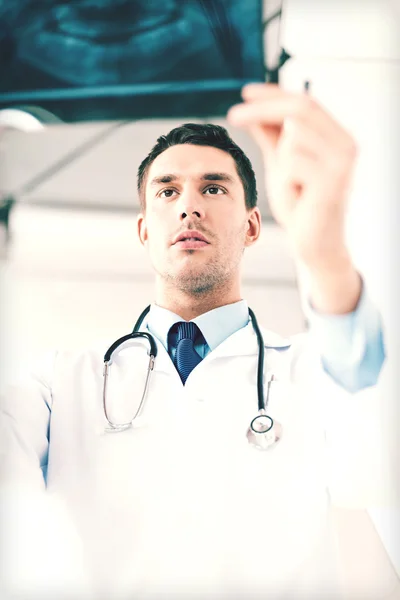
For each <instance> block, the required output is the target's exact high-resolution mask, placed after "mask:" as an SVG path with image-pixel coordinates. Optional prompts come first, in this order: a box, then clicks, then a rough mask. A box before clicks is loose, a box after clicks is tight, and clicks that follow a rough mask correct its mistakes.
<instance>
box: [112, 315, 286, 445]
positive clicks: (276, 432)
mask: <svg viewBox="0 0 400 600" xmlns="http://www.w3.org/2000/svg"><path fill="white" fill-rule="evenodd" d="M149 311H150V306H148V307H147V308H145V310H144V311H143V312H142V314H141V315H140V317H139V318H138V320H137V322H136V324H135V326H134V328H133V331H132V333H128V334H127V335H124V336H122V337H120V338H119V339H118V340H116V341H115V342H114V343H113V344H112V345H111V346H110V347H109V349H108V350H107V352H106V353H105V355H104V370H103V377H104V379H103V409H104V415H105V418H106V420H107V423H108V427H106V428H105V431H106V432H119V431H125V430H126V429H129V428H130V427H132V426H133V424H134V422H135V420H136V419H137V418H138V416H139V414H140V412H141V410H142V407H143V404H144V401H145V398H146V396H147V392H148V389H149V382H150V375H151V372H152V371H153V369H154V364H155V360H156V357H157V343H156V341H155V339H154V337H153V336H152V335H151V334H150V333H147V332H145V331H139V329H140V326H141V325H142V323H143V320H144V318H145V317H146V315H147V314H148V312H149ZM249 315H250V317H251V321H252V325H253V328H254V331H255V334H256V336H257V343H258V364H257V396H258V413H257V415H256V416H255V417H254V419H252V421H251V423H250V426H249V428H248V429H247V433H246V437H247V440H248V442H249V443H250V444H252V445H253V446H254V447H256V448H258V449H259V450H267V449H268V448H270V447H271V446H274V445H275V444H276V443H277V442H278V441H279V440H280V439H281V437H282V426H281V424H280V423H278V422H277V421H274V419H272V417H270V416H269V415H268V414H267V410H266V409H267V406H268V402H269V396H270V389H271V385H272V382H273V381H274V376H273V375H272V376H271V377H270V379H269V381H268V383H267V396H266V399H265V402H264V338H263V336H262V333H261V331H260V328H259V326H258V323H257V319H256V317H255V314H254V313H253V311H252V310H251V309H250V308H249ZM136 338H142V339H145V340H147V342H148V344H149V350H148V355H149V363H148V367H147V374H146V380H145V384H144V390H143V394H142V398H141V400H140V403H139V407H138V409H137V411H136V413H135V415H134V417H133V418H132V419H131V420H130V421H128V422H126V423H115V422H113V421H112V420H111V419H110V416H109V414H108V411H107V384H108V377H109V372H110V367H111V364H112V355H113V353H114V352H115V351H116V350H117V349H118V348H119V347H120V346H121V345H122V344H124V343H125V342H127V341H129V340H133V339H136Z"/></svg>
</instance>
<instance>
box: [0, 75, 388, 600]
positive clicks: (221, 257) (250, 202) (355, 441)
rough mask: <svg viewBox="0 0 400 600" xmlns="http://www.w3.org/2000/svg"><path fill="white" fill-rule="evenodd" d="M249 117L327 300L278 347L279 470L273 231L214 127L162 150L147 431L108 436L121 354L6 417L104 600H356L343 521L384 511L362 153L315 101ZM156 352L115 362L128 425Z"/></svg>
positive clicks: (73, 369) (291, 102)
mask: <svg viewBox="0 0 400 600" xmlns="http://www.w3.org/2000/svg"><path fill="white" fill-rule="evenodd" d="M243 100H244V101H243V103H242V104H240V105H237V106H235V107H233V108H232V109H231V110H230V111H229V114H228V120H229V122H230V123H231V124H232V125H235V126H239V127H244V128H246V129H247V130H248V131H249V132H250V134H251V135H252V136H253V137H254V139H255V140H256V142H257V143H258V144H259V146H260V148H261V151H262V153H263V156H264V160H265V171H266V180H267V186H268V189H269V191H270V201H271V210H272V212H273V215H274V217H275V218H276V220H277V222H278V223H279V224H280V225H281V226H282V227H283V228H284V230H285V231H286V234H287V236H288V238H289V240H290V242H291V245H292V247H293V251H294V252H295V255H296V258H297V260H298V262H299V263H300V264H301V265H302V268H303V269H304V272H305V273H306V274H307V281H308V299H309V307H308V319H309V324H310V330H309V332H308V334H306V335H300V336H297V337H296V338H293V339H292V340H290V339H284V338H282V337H281V336H279V335H277V334H275V333H273V332H271V331H266V330H262V332H263V336H264V344H265V369H264V381H265V382H268V381H270V380H271V376H272V375H273V376H274V377H273V379H274V381H273V382H272V384H271V386H270V394H269V401H268V413H269V414H270V416H271V417H272V418H273V419H274V420H275V422H276V423H279V424H280V426H281V428H282V429H281V431H282V437H281V439H280V440H279V441H278V442H277V443H276V444H274V445H273V446H272V447H270V448H269V449H268V450H266V451H264V450H258V449H256V448H254V447H253V446H251V445H250V444H249V443H248V439H247V436H246V432H247V429H248V427H249V424H250V422H251V420H252V419H253V418H254V416H255V415H256V414H257V360H258V352H259V348H258V345H257V338H256V335H255V332H254V329H253V326H252V322H251V319H250V317H249V308H248V306H247V304H246V301H245V300H244V299H243V297H242V294H241V286H240V265H241V259H242V255H243V252H244V250H245V248H247V247H250V246H251V245H252V244H254V243H255V242H256V241H257V239H258V237H259V235H260V228H261V217H260V211H259V209H258V208H257V205H256V203H257V192H256V182H255V177H254V172H253V169H252V167H251V164H250V161H249V160H248V158H247V157H246V156H245V155H244V153H243V152H242V150H241V149H240V148H239V147H238V146H237V145H236V144H235V143H234V142H233V141H232V140H231V139H230V137H229V136H228V134H227V132H226V131H225V130H224V129H223V128H221V127H218V126H214V125H201V124H186V125H183V126H182V127H178V128H176V129H174V130H173V131H171V132H169V133H168V134H167V135H165V136H162V137H160V138H159V139H158V141H157V144H156V145H155V146H154V148H153V150H152V151H151V152H150V154H149V155H148V156H147V157H146V158H145V159H144V161H143V162H142V164H141V165H140V168H139V173H138V190H139V196H140V201H141V207H142V209H141V214H140V215H139V217H138V234H139V238H140V241H141V243H142V244H143V246H144V247H145V248H146V250H147V252H148V253H149V256H150V259H151V262H152V265H153V268H154V271H155V283H156V287H155V298H154V303H153V304H152V305H151V309H150V312H149V314H148V315H147V317H146V318H145V320H144V322H143V325H142V327H141V329H142V331H145V332H150V333H151V334H152V335H153V336H154V337H155V339H156V342H157V347H158V354H157V358H156V361H155V365H154V369H153V372H152V375H151V380H150V385H149V390H148V395H147V398H146V401H145V403H144V405H143V408H142V410H141V413H140V416H139V417H138V419H137V421H136V422H135V423H134V426H133V427H132V428H130V429H127V430H126V431H123V432H118V433H107V432H105V427H106V425H107V422H106V420H105V415H104V410H103V398H102V393H103V355H104V352H105V350H106V348H94V349H91V350H84V351H82V352H79V353H77V352H62V351H57V352H53V353H50V354H49V356H48V357H47V358H46V360H45V361H43V362H42V363H41V365H40V367H38V369H36V370H35V372H34V373H33V374H32V376H31V377H30V378H29V379H27V380H25V381H24V382H21V383H20V384H19V385H18V386H15V387H14V388H13V389H12V390H11V391H10V394H9V395H8V397H7V398H6V399H5V400H4V401H3V409H4V411H3V412H4V417H3V419H2V421H3V432H2V441H1V445H2V457H1V459H2V463H1V467H2V478H3V481H8V482H15V483H19V484H23V485H24V486H25V487H26V489H28V487H29V489H32V490H33V489H36V490H38V489H42V490H44V489H46V495H49V494H50V496H51V497H53V498H58V499H61V501H62V503H63V506H64V508H65V511H66V514H67V515H68V522H69V523H70V525H71V528H72V527H73V528H74V531H75V533H76V539H77V540H79V548H80V551H81V554H80V556H81V557H82V564H84V570H85V574H86V576H87V577H88V580H89V581H90V585H91V586H92V589H93V590H94V592H93V593H94V597H95V598H114V597H115V598H121V599H123V598H124V599H125V598H132V597H135V598H149V599H157V598H171V597H173V598H179V597H182V598H183V597H185V598H210V599H211V598H212V599H219V598H227V597H234V598H238V599H241V598H248V599H251V598H256V597H267V596H266V595H268V597H270V598H274V600H275V599H277V598H282V599H285V600H289V599H290V600H297V599H300V598H304V599H305V598H307V600H312V599H313V598H321V597H324V598H332V599H336V598H339V597H340V592H339V589H338V577H337V575H338V574H337V563H336V560H335V545H334V540H333V537H332V528H331V522H330V506H331V505H332V504H338V505H347V503H350V504H351V503H352V502H354V505H357V506H364V505H365V503H366V502H368V498H369V493H370V492H371V489H370V487H369V486H370V484H371V475H372V478H373V477H374V476H375V474H376V473H374V472H373V471H374V468H375V464H374V463H373V461H372V462H369V463H368V465H367V467H366V466H365V464H363V463H362V461H359V459H360V458H363V457H364V456H366V458H365V460H366V461H369V460H370V455H369V454H368V452H367V454H366V455H364V450H365V446H364V445H363V444H364V442H365V437H364V430H365V429H368V428H369V426H370V421H369V416H368V410H367V409H368V408H369V407H370V404H371V403H370V401H369V400H368V401H367V400H366V403H365V411H364V412H362V413H361V414H360V412H359V408H360V406H362V402H360V401H359V397H361V399H362V393H363V392H361V390H363V389H365V388H368V387H370V386H373V385H374V384H375V383H376V382H377V380H378V376H379V373H380V370H381V367H382V364H383V361H384V348H383V342H382V331H381V323H380V317H379V314H378V313H377V311H376V309H375V308H374V307H373V306H372V304H371V302H370V300H369V298H368V296H367V293H366V290H365V287H364V284H363V281H362V279H361V277H360V275H359V273H358V272H357V270H356V269H355V267H354V265H353V263H352V260H351V256H350V254H349V251H348V248H347V246H346V242H345V216H346V205H347V200H348V196H349V189H350V183H351V178H352V172H353V169H354V165H355V160H356V147H355V143H354V140H353V139H352V137H351V136H350V135H349V134H348V133H347V132H346V131H345V130H344V129H343V128H342V127H341V126H340V125H339V124H338V123H337V122H336V121H335V120H334V119H333V118H332V117H331V116H330V115H329V114H327V112H326V111H325V110H324V109H323V108H322V107H321V106H320V105H319V104H318V103H317V102H316V101H315V100H313V99H311V98H309V97H306V96H304V95H302V94H295V93H288V92H286V91H282V90H281V89H279V88H278V87H276V86H273V85H266V84H251V85H248V86H246V87H245V88H244V89H243ZM100 325H101V324H99V326H100ZM110 343H111V342H110ZM145 348H146V346H145V345H144V344H143V343H142V342H140V341H138V342H135V343H133V344H130V345H127V347H126V348H123V349H122V350H121V351H120V352H118V353H117V356H116V357H114V358H113V364H112V370H111V374H110V381H109V387H108V397H107V406H108V411H109V414H111V416H112V417H113V420H115V421H119V422H121V421H126V420H127V419H130V418H132V416H133V415H134V414H135V411H136V410H137V408H138V405H139V403H140V398H141V396H142V392H143V386H144V383H145V375H146V368H147V362H148V356H147V354H146V351H145ZM265 389H267V386H266V387H265ZM364 418H365V423H364V422H363V419H364ZM367 441H368V444H367V446H368V449H369V450H370V446H371V445H372V444H373V440H372V441H371V438H368V440H367ZM375 441H376V436H375ZM361 449H362V451H361ZM366 468H367V469H370V471H368V473H367V475H366ZM371 470H372V473H371ZM48 517H49V519H50V516H49V515H48ZM58 540H59V541H60V540H61V542H60V544H61V545H62V544H63V542H62V540H63V538H62V536H61V535H60V536H59V537H58ZM52 551H54V552H57V551H59V548H58V550H57V548H56V547H55V545H54V547H52ZM42 596H43V594H42Z"/></svg>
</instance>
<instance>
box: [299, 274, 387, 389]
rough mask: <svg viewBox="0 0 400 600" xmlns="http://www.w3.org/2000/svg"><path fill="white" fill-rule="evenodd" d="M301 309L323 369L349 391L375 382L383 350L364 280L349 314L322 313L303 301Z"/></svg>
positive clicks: (378, 321) (378, 320)
mask: <svg viewBox="0 0 400 600" xmlns="http://www.w3.org/2000/svg"><path fill="white" fill-rule="evenodd" d="M304 310H305V316H306V319H307V322H308V326H309V333H310V336H311V338H312V340H313V342H314V343H315V344H316V346H317V348H318V351H319V354H320V356H321V360H322V364H323V367H324V370H325V371H326V372H327V373H328V374H329V375H330V376H331V377H332V378H333V379H334V380H335V381H336V382H337V383H339V384H340V385H342V386H343V387H345V388H347V389H349V391H357V390H359V389H361V388H363V387H367V386H369V385H374V384H375V383H376V381H377V379H378V375H379V372H380V370H381V367H382V364H383V361H384V358H385V352H384V344H383V335H382V322H381V316H380V313H379V311H378V310H377V308H376V307H375V305H374V304H373V303H372V301H371V299H370V298H369V296H368V293H367V290H366V287H365V283H364V282H363V285H362V291H361V296H360V299H359V301H358V304H357V307H356V308H355V310H354V311H353V312H351V313H346V314H342V315H332V314H326V313H321V312H318V311H316V310H315V309H314V308H313V307H312V305H311V303H310V301H307V302H306V303H305V307H304Z"/></svg>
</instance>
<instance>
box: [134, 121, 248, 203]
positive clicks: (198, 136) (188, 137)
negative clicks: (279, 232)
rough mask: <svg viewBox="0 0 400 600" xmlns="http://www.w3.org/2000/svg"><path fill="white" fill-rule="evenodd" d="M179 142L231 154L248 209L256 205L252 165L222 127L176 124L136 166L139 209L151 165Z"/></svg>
mask: <svg viewBox="0 0 400 600" xmlns="http://www.w3.org/2000/svg"><path fill="white" fill-rule="evenodd" d="M178 144H193V145H194V146H213V147H214V148H219V149H220V150H224V151H225V152H227V153H228V154H230V155H231V156H232V158H233V159H234V161H235V163H236V169H237V172H238V175H239V177H240V179H241V181H242V184H243V188H244V194H245V202H246V207H247V208H248V209H250V208H254V206H256V204H257V185H256V177H255V174H254V170H253V167H252V164H251V162H250V160H249V158H248V157H247V156H246V154H245V153H244V152H243V150H242V149H241V148H240V147H239V146H238V145H237V144H235V142H234V141H233V140H232V138H231V137H230V135H229V133H228V132H227V130H226V129H225V127H222V126H221V125H213V124H212V123H206V124H205V123H185V124H184V125H181V126H180V127H175V129H172V130H171V131H170V132H169V133H167V134H166V135H162V136H160V137H159V138H158V140H157V142H156V144H155V146H154V147H153V148H152V150H151V151H150V153H149V154H148V155H147V156H146V158H145V159H144V160H143V161H142V163H141V164H140V166H139V169H138V174H137V187H138V193H139V198H140V203H141V207H142V210H144V209H145V207H146V202H145V194H144V187H145V183H146V176H147V173H148V171H149V168H150V166H151V164H152V163H153V161H154V160H155V159H156V158H157V156H159V155H160V154H162V153H163V152H164V150H167V149H168V148H171V147H172V146H176V145H178Z"/></svg>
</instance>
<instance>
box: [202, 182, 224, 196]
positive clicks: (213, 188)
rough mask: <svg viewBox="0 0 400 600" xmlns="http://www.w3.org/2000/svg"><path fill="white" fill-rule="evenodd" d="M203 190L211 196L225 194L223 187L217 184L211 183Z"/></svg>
mask: <svg viewBox="0 0 400 600" xmlns="http://www.w3.org/2000/svg"><path fill="white" fill-rule="evenodd" d="M204 191H205V192H210V195H211V196H218V195H219V194H225V190H224V188H222V187H220V186H219V185H211V186H210V187H208V188H206V189H205V190H204Z"/></svg>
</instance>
